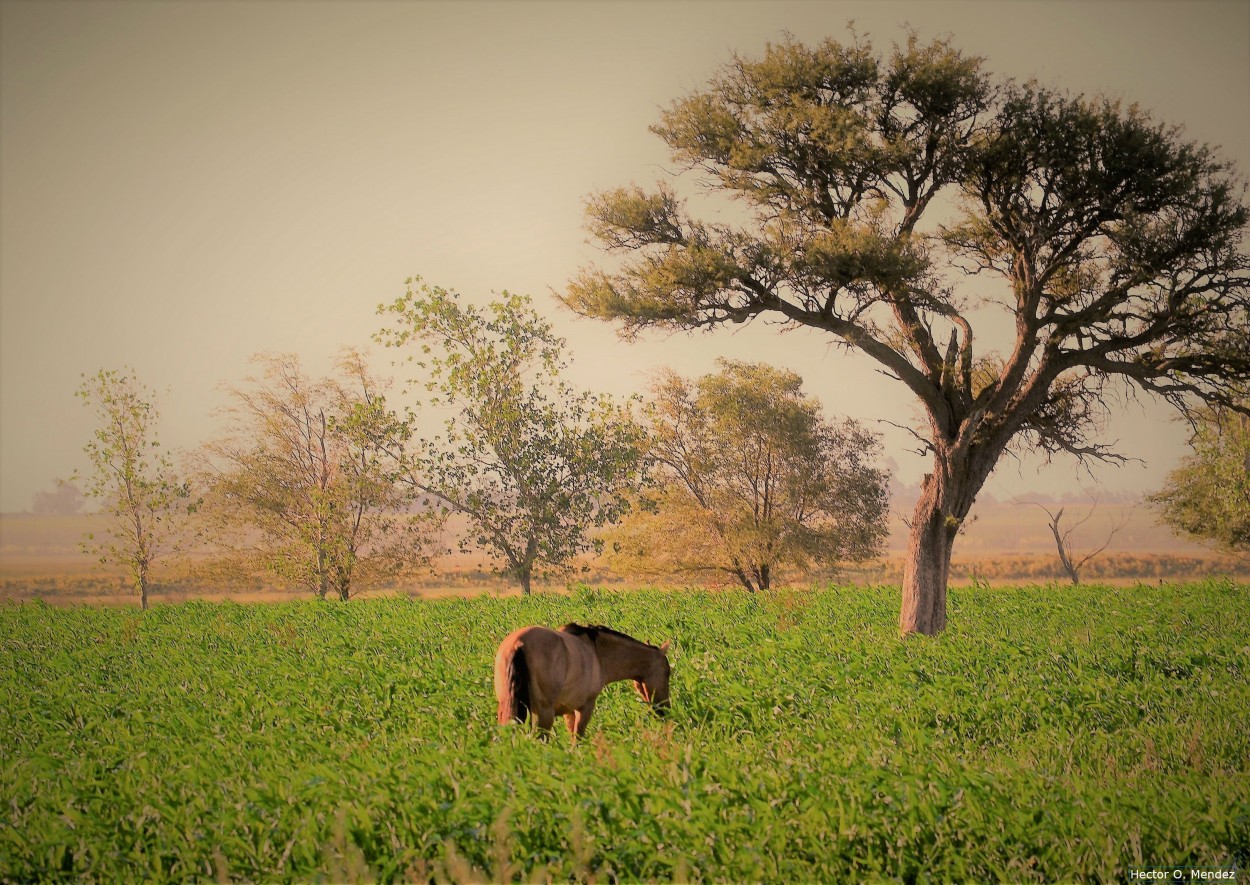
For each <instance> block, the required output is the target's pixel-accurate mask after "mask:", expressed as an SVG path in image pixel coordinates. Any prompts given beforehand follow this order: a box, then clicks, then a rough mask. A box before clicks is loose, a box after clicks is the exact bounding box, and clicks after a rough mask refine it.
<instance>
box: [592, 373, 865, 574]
mask: <svg viewBox="0 0 1250 885" xmlns="http://www.w3.org/2000/svg"><path fill="white" fill-rule="evenodd" d="M718 365H719V366H720V371H719V372H717V373H715V374H711V375H705V376H704V377H702V378H700V379H698V381H696V382H694V383H693V384H692V383H690V382H688V381H686V380H685V379H683V378H681V377H679V376H677V375H675V374H673V373H671V372H670V373H666V374H664V375H662V376H661V377H660V378H659V379H658V381H657V382H656V384H655V385H654V387H653V403H652V408H651V412H650V414H651V444H650V449H649V453H650V456H651V458H652V459H653V462H654V468H655V469H654V479H655V480H656V482H657V484H658V494H657V495H656V499H655V501H654V503H653V506H651V507H647V508H640V509H638V510H636V511H634V512H633V513H631V514H630V515H629V516H628V517H627V518H626V520H625V522H624V524H623V525H622V526H621V529H620V530H619V531H618V532H616V533H615V534H614V536H613V538H612V541H613V545H612V546H613V549H614V551H615V552H616V555H615V556H614V559H615V561H616V562H618V563H623V564H625V565H626V566H627V567H632V568H636V569H639V570H641V571H648V570H657V571H667V572H669V573H674V572H675V573H687V574H700V573H703V574H707V573H717V572H719V573H722V574H726V575H728V576H730V577H731V578H732V579H733V580H735V581H737V582H738V583H739V584H741V585H742V586H743V587H745V588H746V589H747V590H748V591H751V592H755V591H757V590H768V589H769V588H770V587H771V586H772V584H773V582H774V581H775V580H776V579H777V576H778V572H779V571H780V570H781V569H784V568H789V569H799V570H803V569H808V568H811V567H813V566H820V567H824V568H834V567H836V565H837V564H838V563H839V562H841V561H853V562H859V561H863V560H864V559H867V558H869V557H871V556H873V555H875V554H876V553H877V552H878V551H879V550H880V547H881V543H882V541H883V540H884V538H885V534H886V516H887V499H888V486H887V477H886V474H885V473H884V472H883V471H882V470H879V469H877V468H876V467H874V466H872V463H871V462H872V460H873V459H874V457H875V455H876V454H877V450H878V448H879V441H878V440H877V438H876V437H874V436H873V435H872V434H870V433H868V432H867V431H866V430H864V428H862V427H861V426H860V425H858V424H857V423H855V422H854V421H850V420H846V421H843V422H841V423H840V424H833V423H831V422H829V421H827V420H825V419H824V418H823V417H822V415H821V409H820V404H819V403H818V402H816V401H815V400H813V399H812V398H810V397H808V396H806V395H804V394H803V392H802V390H801V387H802V383H803V382H802V379H801V378H800V377H799V376H798V375H796V374H794V373H793V372H787V371H783V370H780V369H775V368H772V367H771V366H767V365H764V364H762V363H741V362H730V361H726V360H721V361H719V363H718Z"/></svg>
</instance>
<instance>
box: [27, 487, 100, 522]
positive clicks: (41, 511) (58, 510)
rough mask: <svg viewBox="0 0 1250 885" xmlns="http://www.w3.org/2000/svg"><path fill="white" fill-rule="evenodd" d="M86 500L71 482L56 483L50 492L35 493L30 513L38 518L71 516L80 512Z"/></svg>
mask: <svg viewBox="0 0 1250 885" xmlns="http://www.w3.org/2000/svg"><path fill="white" fill-rule="evenodd" d="M86 500H87V499H86V497H85V496H84V495H83V493H82V490H81V489H79V488H78V486H76V485H74V484H73V483H72V482H58V483H57V484H56V488H54V489H52V490H51V491H42V492H35V502H34V505H33V506H32V508H31V512H32V513H35V514H37V515H39V516H72V515H73V514H75V513H78V512H79V511H81V510H82V506H83V504H84V503H86Z"/></svg>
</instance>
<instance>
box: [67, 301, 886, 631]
mask: <svg viewBox="0 0 1250 885" xmlns="http://www.w3.org/2000/svg"><path fill="white" fill-rule="evenodd" d="M379 312H380V313H381V314H382V315H384V316H385V317H386V318H387V319H388V320H389V321H390V323H389V324H388V325H387V326H386V327H384V328H383V329H382V330H381V331H380V332H379V333H378V335H377V340H378V341H379V342H380V343H382V344H383V345H385V346H386V347H388V348H396V349H398V350H399V351H400V353H401V354H402V355H403V363H405V364H411V366H412V367H413V369H414V370H416V371H415V372H414V375H415V377H414V379H412V380H411V381H409V382H408V386H409V387H411V388H415V390H416V393H417V394H418V397H417V401H416V402H415V403H414V402H413V398H412V397H407V398H400V399H402V400H403V404H402V406H397V405H396V404H395V403H396V401H397V400H396V398H395V397H393V396H392V397H391V398H388V395H390V394H392V392H393V391H392V388H393V382H391V381H390V380H389V379H380V378H378V377H376V376H375V375H374V374H373V373H372V372H371V370H370V369H369V367H368V365H367V363H366V360H365V358H364V356H363V355H362V354H361V353H360V352H359V351H356V350H350V349H349V350H345V351H343V352H342V353H341V355H340V358H339V360H338V363H337V366H336V371H335V374H334V375H333V376H331V377H327V378H321V379H315V378H311V377H309V376H308V374H307V373H306V372H305V371H304V370H303V368H302V367H301V365H300V362H299V360H298V359H297V358H296V357H295V356H293V355H289V354H278V355H275V354H269V355H262V356H258V357H256V358H255V362H256V363H257V365H258V366H259V368H260V371H259V372H258V373H257V374H256V375H253V376H251V377H248V378H247V379H246V380H245V381H244V383H243V384H241V385H236V386H232V387H230V388H228V394H229V405H228V406H227V407H226V408H225V410H224V417H225V423H224V429H223V432H222V433H221V434H220V435H219V436H217V437H216V438H214V439H212V440H209V441H207V442H206V443H204V444H203V445H202V446H201V447H200V448H199V449H198V450H197V451H195V452H193V453H190V455H189V457H187V458H186V459H185V463H184V464H183V465H182V466H181V467H176V466H175V464H174V462H173V460H172V459H171V457H170V456H169V455H168V454H167V453H165V452H164V450H163V449H162V448H161V447H160V443H159V438H158V432H157V431H158V428H157V426H156V422H157V418H158V413H157V410H156V405H155V396H154V393H153V391H152V390H151V389H150V388H149V387H147V386H146V385H145V384H144V383H143V382H141V381H140V380H139V379H138V377H137V376H136V375H135V373H134V372H133V370H125V371H104V370H102V371H100V372H98V373H97V374H96V375H94V376H91V377H89V378H84V380H83V384H82V386H81V387H80V388H79V391H78V395H79V396H80V397H81V398H82V400H83V402H84V403H85V404H87V405H89V406H90V407H92V408H93V409H94V410H95V412H96V416H97V419H98V427H97V430H96V433H95V437H94V439H93V441H92V442H91V443H90V444H89V445H88V446H87V447H86V449H85V451H86V454H87V456H88V459H89V461H90V463H91V466H92V470H91V472H90V473H88V474H85V475H80V476H79V477H77V478H79V479H81V478H83V476H85V478H86V480H87V483H86V488H85V493H86V495H87V496H88V497H90V498H93V499H97V500H98V501H100V502H101V504H102V507H103V510H104V511H105V512H106V514H107V515H108V516H109V517H110V519H109V526H110V530H109V532H108V535H107V538H101V539H99V540H96V539H89V541H88V546H90V547H91V548H92V549H94V550H95V551H96V552H97V553H99V554H100V555H101V557H102V558H103V559H105V560H108V561H112V562H115V563H117V564H120V565H122V566H124V567H125V568H126V570H127V573H128V574H129V575H130V576H131V581H132V584H133V587H134V590H135V593H136V594H137V595H138V596H139V598H140V601H141V604H142V605H143V606H144V607H146V606H147V602H148V593H149V589H150V587H151V580H152V579H151V573H152V565H153V563H154V562H155V560H156V559H157V558H158V556H160V555H177V554H179V553H183V552H186V550H187V548H188V547H189V546H191V545H194V544H196V543H199V544H205V543H208V544H211V546H212V549H214V550H215V551H218V552H219V555H221V553H220V552H221V551H227V552H228V554H229V555H228V558H229V560H230V561H231V562H232V563H233V564H234V565H235V567H236V568H238V569H241V570H245V571H248V572H255V571H258V570H263V571H267V572H270V573H272V574H274V575H277V576H279V577H280V578H282V579H284V580H286V581H288V582H291V583H295V584H297V585H299V586H303V587H306V588H307V589H309V590H310V591H311V592H312V593H314V594H315V595H316V596H318V597H320V598H326V597H333V598H338V599H343V600H346V599H349V598H350V597H352V596H353V595H355V594H356V593H358V592H359V591H360V590H362V589H364V588H367V587H370V586H375V585H377V584H378V583H380V582H382V581H385V580H388V579H392V578H394V577H396V576H398V575H401V574H412V573H414V572H420V571H422V570H428V569H430V568H431V567H432V566H433V564H434V563H435V561H436V560H437V559H438V557H439V556H441V555H443V554H446V553H448V552H450V551H449V549H448V547H447V546H446V545H445V544H444V541H443V539H444V537H445V536H446V534H447V523H448V520H449V517H452V516H458V517H460V520H459V522H460V523H462V524H463V525H464V526H466V527H467V528H466V529H465V530H464V531H461V532H460V533H459V535H458V537H457V538H456V543H457V544H458V546H459V547H460V548H461V550H462V551H466V552H467V551H468V550H470V549H473V550H479V551H485V552H486V553H487V554H488V555H490V556H492V557H493V559H494V561H495V563H496V571H497V572H498V573H500V574H502V575H505V576H507V577H508V578H510V579H512V580H514V581H515V582H516V584H517V586H518V587H519V588H520V590H521V592H522V593H529V592H531V589H532V585H533V580H534V578H535V576H536V575H539V574H561V573H566V572H567V571H568V570H569V569H570V567H571V565H572V563H573V562H574V561H575V559H576V558H577V557H578V556H579V555H581V554H583V553H586V552H588V551H590V550H592V549H595V550H598V551H600V552H603V553H605V554H606V555H607V556H608V558H609V560H610V561H612V562H614V563H616V564H617V565H619V566H621V567H622V568H624V569H625V570H628V571H630V572H632V573H637V574H643V573H645V574H650V575H661V574H664V575H678V576H682V577H683V579H688V578H689V576H691V575H694V576H698V577H705V576H707V575H711V574H726V575H731V576H732V577H733V578H734V580H736V581H737V582H739V583H740V584H741V585H742V586H743V587H744V588H746V589H747V590H750V591H756V590H767V589H769V588H770V587H771V586H772V585H773V582H774V581H775V580H776V579H777V575H778V573H779V572H782V571H784V570H791V571H793V570H797V569H804V568H807V567H808V566H810V565H811V564H813V563H819V564H820V565H821V566H822V567H824V568H826V569H828V568H832V567H836V565H837V564H838V563H840V562H858V561H863V560H864V559H867V558H869V557H872V556H874V555H876V554H877V553H878V552H879V550H880V547H881V544H882V542H883V540H884V537H885V533H886V528H885V523H886V517H887V501H888V482H887V480H888V477H887V474H886V473H885V471H884V470H882V469H881V468H880V467H878V466H877V464H876V462H877V460H878V458H879V454H880V442H879V439H878V438H877V437H876V436H875V435H874V434H872V433H870V432H868V431H867V430H866V429H865V428H863V427H862V426H861V425H859V424H858V423H857V422H854V421H851V420H847V419H843V420H841V421H838V422H834V421H831V420H829V419H827V418H826V417H825V416H824V415H823V410H822V409H821V407H820V404H819V403H818V402H817V401H816V400H815V399H813V398H812V397H810V396H808V395H807V394H805V393H804V392H803V391H802V389H801V385H802V379H801V378H799V376H797V375H795V374H794V373H790V372H784V371H781V370H778V369H775V368H773V367H770V366H767V365H764V364H748V363H733V362H726V361H722V362H721V363H720V366H719V371H717V372H715V373H712V374H709V375H707V376H705V377H703V378H699V379H695V380H693V381H691V380H688V379H684V378H681V377H679V376H677V375H676V374H674V373H671V372H665V373H662V374H661V375H659V376H657V378H656V381H655V384H654V386H653V388H652V395H651V397H650V398H649V399H645V400H644V399H643V398H642V397H637V396H635V397H633V398H630V399H629V400H626V401H618V400H616V399H614V398H612V397H610V396H607V395H604V394H598V393H594V392H590V391H583V390H577V389H574V388H573V387H572V386H571V385H569V384H568V383H567V382H566V381H565V380H564V378H563V373H564V371H565V370H566V369H567V368H568V365H569V359H570V357H569V355H568V353H567V343H566V342H565V341H564V340H563V339H562V338H560V337H559V336H557V335H555V334H554V332H553V331H552V327H551V324H550V323H549V322H548V321H547V320H545V319H544V318H543V317H542V316H540V315H539V314H538V313H537V311H535V309H534V307H533V305H532V303H531V301H530V300H529V299H528V298H526V297H523V296H518V295H510V294H508V293H506V292H505V293H503V294H502V296H501V297H499V298H497V299H496V300H494V301H492V302H491V303H490V304H489V305H487V306H486V307H484V308H483V307H478V306H476V305H474V304H471V303H469V302H467V301H465V300H464V299H463V298H461V297H460V296H459V294H458V293H456V292H454V291H451V290H447V289H443V288H440V287H436V286H429V285H427V284H425V283H423V282H421V281H420V280H419V279H415V280H410V281H409V283H408V288H407V291H406V293H405V294H404V296H402V297H401V298H399V299H397V300H395V301H394V302H393V303H390V304H387V305H383V306H382V307H381V308H379ZM430 411H437V412H440V413H442V414H443V415H444V416H445V417H444V419H443V420H442V422H441V426H439V425H435V426H430V425H431V424H432V423H433V422H431V421H430V420H429V419H428V418H427V417H426V413H427V412H430Z"/></svg>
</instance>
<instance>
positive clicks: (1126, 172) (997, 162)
mask: <svg viewBox="0 0 1250 885" xmlns="http://www.w3.org/2000/svg"><path fill="white" fill-rule="evenodd" d="M652 131H653V132H655V133H656V134H657V135H659V136H660V137H661V138H662V139H663V140H664V141H665V142H666V143H667V145H668V146H669V148H670V149H671V152H672V158H673V162H674V163H675V165H676V166H677V168H678V170H679V171H681V172H683V173H686V174H688V175H690V176H692V177H694V178H695V179H696V180H697V181H698V182H699V183H700V184H702V185H703V186H704V187H705V188H706V189H708V190H711V191H713V192H717V193H721V194H724V195H728V196H730V197H732V198H734V199H736V200H737V201H738V204H739V205H740V206H741V207H742V208H741V221H737V222H732V221H705V220H699V219H698V218H697V217H696V216H695V215H694V214H692V213H691V212H689V211H687V208H686V204H685V202H684V201H683V200H682V199H679V197H678V195H677V192H676V190H675V189H674V188H672V187H670V186H668V185H666V184H661V185H658V186H657V187H656V188H654V189H652V190H650V191H646V190H643V189H642V188H639V187H627V188H619V189H615V190H611V191H607V192H604V193H600V194H596V195H593V196H592V197H591V198H590V199H589V201H588V216H589V227H590V230H591V232H592V233H593V234H594V235H595V236H596V238H597V239H598V240H599V241H600V242H601V243H602V244H603V245H604V246H605V247H606V248H607V249H609V250H610V251H614V252H617V253H621V254H622V255H623V256H624V258H623V260H622V262H621V263H620V264H619V265H616V266H614V267H613V268H611V269H601V268H588V269H584V270H583V271H582V272H581V273H580V274H579V275H578V276H577V277H576V278H575V279H574V280H572V282H571V283H570V284H569V286H568V289H567V291H566V292H565V294H564V296H563V297H564V301H565V303H566V304H567V305H568V306H569V307H571V308H572V309H573V310H575V311H577V312H579V313H581V314H583V315H587V316H594V317H599V318H603V319H608V320H613V321H616V322H618V323H620V326H621V329H622V332H623V333H624V334H625V335H627V336H629V335H636V334H639V333H640V332H642V331H644V330H646V329H650V328H662V329H685V330H694V329H711V328H715V327H718V326H721V325H723V324H725V323H741V322H748V321H751V320H753V319H756V318H760V317H764V318H771V319H774V320H776V321H778V322H779V323H780V324H781V325H782V326H783V327H800V326H803V327H810V328H813V329H818V330H822V331H824V332H826V333H828V334H829V335H830V336H831V339H832V340H833V341H834V342H836V343H839V344H841V345H843V346H845V347H846V348H848V349H851V350H856V351H861V352H862V353H864V354H866V355H867V356H868V357H869V358H871V359H873V360H875V361H876V362H877V363H878V364H879V366H880V367H881V368H882V369H883V371H884V372H886V373H887V374H888V375H890V376H892V377H894V378H895V379H897V380H898V382H900V383H901V384H903V385H904V386H905V387H906V388H907V389H908V390H909V391H910V392H911V393H912V394H913V395H914V397H915V398H916V400H917V402H918V403H919V405H920V407H921V418H920V421H919V422H918V425H917V426H916V427H915V428H914V431H915V433H916V435H917V437H918V438H919V439H920V440H921V441H922V443H923V445H924V446H925V448H926V449H927V450H928V451H929V452H930V453H931V454H932V457H933V465H932V468H931V472H930V473H929V474H928V476H927V477H926V479H925V482H924V484H923V491H922V494H921V496H920V499H919V501H918V502H917V505H916V511H915V514H914V516H913V519H912V537H911V543H910V546H909V551H908V556H907V560H906V563H905V574H904V588H903V606H902V612H901V616H900V629H901V631H902V632H903V633H909V632H924V633H933V632H937V631H939V630H941V629H942V628H943V627H944V626H945V623H946V596H945V594H946V579H947V574H948V570H949V562H950V553H951V549H952V545H953V543H954V539H955V536H956V534H957V532H958V529H959V526H960V525H961V524H962V522H963V520H964V518H965V517H966V516H967V515H968V512H969V510H970V508H971V507H972V504H973V501H974V500H975V497H976V495H977V493H978V491H979V490H980V489H981V487H982V485H983V484H984V482H985V480H986V478H988V476H989V474H990V473H991V471H992V470H993V468H994V465H995V464H996V463H997V462H998V459H999V458H1000V456H1001V455H1002V454H1003V453H1004V451H1006V450H1007V449H1008V448H1009V447H1011V446H1030V447H1036V448H1039V449H1041V450H1043V451H1045V452H1048V453H1052V452H1053V453H1057V452H1066V453H1070V454H1072V455H1075V456H1077V457H1078V458H1093V459H1115V458H1120V457H1123V456H1122V455H1121V454H1120V453H1118V452H1116V451H1114V450H1113V449H1111V448H1110V447H1109V446H1108V445H1106V444H1105V443H1103V442H1102V441H1101V440H1100V439H1099V431H1100V428H1101V418H1102V417H1103V415H1104V414H1105V409H1106V406H1105V405H1104V402H1105V396H1106V393H1107V388H1108V385H1111V384H1116V383H1123V384H1126V385H1128V386H1130V387H1135V388H1137V389H1140V390H1144V391H1147V392H1148V393H1150V394H1154V395H1158V396H1160V397H1163V398H1165V399H1166V400H1168V401H1169V402H1171V403H1172V404H1173V405H1175V406H1176V407H1177V408H1179V409H1182V410H1185V411H1192V410H1193V409H1195V408H1197V407H1199V406H1201V405H1202V404H1203V403H1214V404H1219V405H1222V406H1226V407H1238V406H1237V404H1236V401H1235V390H1236V387H1237V385H1238V384H1241V383H1244V382H1245V381H1246V380H1248V379H1250V334H1248V330H1250V261H1248V259H1247V254H1246V251H1245V249H1244V247H1243V234H1244V231H1245V227H1246V223H1247V218H1248V213H1247V208H1246V203H1245V185H1244V183H1243V182H1242V180H1241V179H1240V178H1239V177H1238V175H1237V173H1236V170H1235V169H1234V167H1233V165H1232V164H1231V163H1230V162H1228V161H1226V160H1222V159H1220V158H1219V157H1218V156H1217V155H1216V153H1215V152H1214V151H1213V150H1211V149H1210V148H1209V147H1207V146H1204V145H1201V144H1196V143H1193V142H1191V141H1189V140H1187V139H1186V138H1185V136H1184V133H1183V132H1182V131H1181V130H1180V129H1179V128H1178V127H1175V126H1169V125H1165V124H1161V123H1157V122H1155V121H1154V120H1152V119H1151V118H1150V116H1149V115H1148V114H1147V113H1145V112H1144V111H1142V110H1141V109H1140V108H1138V107H1136V106H1132V105H1128V106H1126V105H1125V104H1123V103H1122V102H1120V101H1118V100H1115V99H1111V98H1106V97H1098V96H1095V97H1090V96H1084V95H1078V96H1072V95H1068V94H1065V93H1063V92H1060V91H1057V90H1053V89H1049V88H1047V87H1044V86H1042V85H1039V84H1036V83H1025V84H1019V83H1014V82H1010V81H1005V80H1002V79H997V78H994V77H992V76H991V75H990V74H989V73H987V72H986V70H985V68H984V63H983V60H982V59H980V58H976V57H972V56H968V55H965V54H964V53H962V52H960V51H959V50H958V49H956V48H955V47H954V46H953V45H952V44H951V42H950V41H949V40H936V41H933V42H930V43H928V44H924V43H922V42H921V41H920V40H918V39H917V38H916V37H915V35H911V36H909V38H908V39H907V40H906V41H905V43H903V44H902V45H898V46H895V47H894V49H893V51H892V52H891V53H889V55H888V56H883V55H881V54H878V53H877V52H876V51H875V50H874V49H873V47H872V45H871V43H870V42H869V41H867V40H865V39H858V38H857V39H855V40H853V41H851V42H850V43H847V44H842V43H838V42H836V41H834V40H826V41H824V42H823V43H820V44H818V45H815V46H805V45H802V44H800V43H798V42H797V41H795V40H793V39H787V40H785V41H783V42H782V43H779V44H775V45H770V46H769V47H768V48H767V50H766V51H765V53H764V55H763V57H762V58H760V59H754V60H753V59H747V58H743V57H737V56H735V57H734V58H732V59H731V61H730V63H729V64H728V65H726V66H725V67H724V68H723V69H722V70H721V71H720V72H719V73H717V74H716V75H715V76H714V77H712V79H711V80H710V81H709V83H708V85H707V86H706V87H705V88H702V89H698V90H696V91H694V92H693V93H691V94H690V95H688V96H686V97H684V98H681V99H678V100H677V101H675V102H674V103H673V104H672V105H671V106H670V107H669V108H668V109H667V110H666V111H664V112H663V113H662V114H661V118H660V122H659V123H658V124H657V125H656V126H654V127H653V128H652ZM971 276H980V277H982V278H983V279H986V280H992V281H997V285H996V286H994V287H993V291H992V293H991V294H984V293H985V292H986V291H987V285H988V284H985V283H983V284H981V285H979V286H978V287H976V288H975V290H974V288H973V287H971V286H969V285H966V283H965V281H966V280H967V278H968V277H971ZM988 307H992V308H995V309H996V310H997V311H998V312H999V313H1000V314H1001V313H1005V314H1006V316H1007V317H1008V318H1009V320H1010V325H1011V332H1010V335H1009V336H1008V338H1007V339H1006V340H1005V341H1004V342H996V341H995V340H994V338H993V336H991V335H989V334H988V333H987V334H984V335H982V336H980V337H978V336H976V335H974V327H973V326H974V320H976V321H977V322H978V324H980V323H981V318H982V317H983V316H985V314H986V312H985V311H982V310H980V309H982V308H988Z"/></svg>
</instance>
